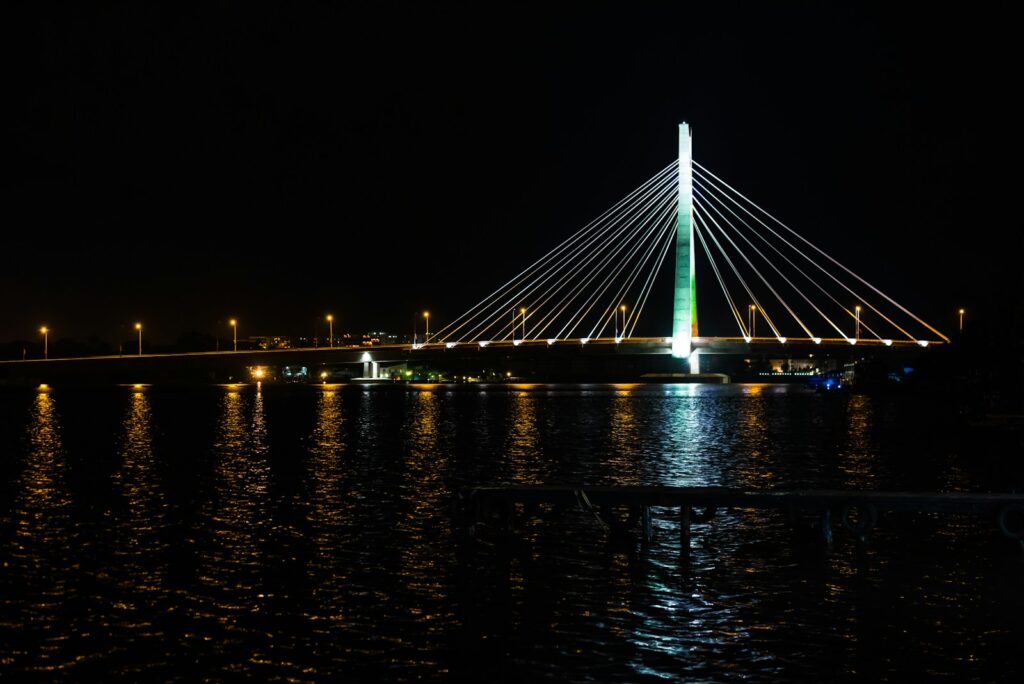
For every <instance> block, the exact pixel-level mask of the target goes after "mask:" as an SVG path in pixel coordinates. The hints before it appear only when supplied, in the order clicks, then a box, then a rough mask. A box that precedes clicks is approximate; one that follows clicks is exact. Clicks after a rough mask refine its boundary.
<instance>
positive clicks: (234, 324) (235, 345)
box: [228, 318, 238, 351]
mask: <svg viewBox="0 0 1024 684" xmlns="http://www.w3.org/2000/svg"><path fill="white" fill-rule="evenodd" d="M228 325H230V326H231V334H232V338H233V340H232V341H233V344H232V347H233V349H234V350H235V351H238V321H236V320H235V319H234V318H232V319H231V320H230V321H228Z"/></svg>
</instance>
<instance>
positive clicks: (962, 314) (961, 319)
mask: <svg viewBox="0 0 1024 684" xmlns="http://www.w3.org/2000/svg"><path fill="white" fill-rule="evenodd" d="M957 313H959V314H960V332H963V331H964V314H965V313H967V311H966V310H965V309H960V310H959V311H958V312H957ZM43 330H44V331H45V330H46V328H43Z"/></svg>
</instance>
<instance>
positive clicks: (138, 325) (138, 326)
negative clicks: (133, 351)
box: [135, 323, 142, 356]
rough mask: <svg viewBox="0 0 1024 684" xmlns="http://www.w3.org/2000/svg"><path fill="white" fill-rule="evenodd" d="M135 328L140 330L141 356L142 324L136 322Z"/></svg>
mask: <svg viewBox="0 0 1024 684" xmlns="http://www.w3.org/2000/svg"><path fill="white" fill-rule="evenodd" d="M135 329H136V330H138V331H139V356H142V324H141V323H136V324H135Z"/></svg>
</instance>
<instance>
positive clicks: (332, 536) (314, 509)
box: [306, 390, 362, 632]
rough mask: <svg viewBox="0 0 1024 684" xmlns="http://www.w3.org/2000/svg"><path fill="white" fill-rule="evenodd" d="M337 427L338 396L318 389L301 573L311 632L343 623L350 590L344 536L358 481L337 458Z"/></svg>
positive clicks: (341, 451) (341, 448) (340, 448)
mask: <svg viewBox="0 0 1024 684" xmlns="http://www.w3.org/2000/svg"><path fill="white" fill-rule="evenodd" d="M343 425H344V418H343V415H342V395H341V394H340V393H338V392H336V391H332V390H324V391H323V392H321V393H320V395H319V396H318V397H317V406H316V424H315V425H314V427H313V433H312V434H311V435H310V448H309V456H310V460H309V468H308V470H307V480H306V488H307V490H308V492H309V494H308V497H307V499H306V510H307V513H306V515H307V518H308V520H309V523H310V533H309V537H310V541H311V543H312V546H313V553H312V556H311V557H310V560H309V563H308V564H307V567H306V574H307V576H308V577H309V582H310V587H311V588H312V591H313V594H314V595H315V596H316V597H317V601H316V603H315V608H313V609H312V612H311V613H310V615H309V618H310V620H312V621H313V624H312V626H311V627H312V629H313V630H314V631H316V632H326V631H329V630H332V629H336V628H338V626H339V625H340V623H342V622H344V621H345V618H346V614H347V607H346V598H347V596H348V593H349V592H350V590H351V587H350V585H349V581H350V578H349V568H350V566H349V565H348V564H347V563H346V562H345V559H346V558H347V557H348V555H349V554H351V553H352V549H351V548H349V547H350V545H351V541H350V536H349V535H350V534H351V528H352V519H353V517H354V511H355V505H356V504H355V502H356V501H359V500H360V499H361V498H362V493H361V492H360V490H359V485H358V480H357V479H356V478H353V477H351V468H349V467H347V465H346V464H345V463H344V461H343V459H344V456H345V447H346V444H345V439H344V432H343V429H342V428H343Z"/></svg>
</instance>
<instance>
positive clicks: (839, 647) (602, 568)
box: [0, 385, 1024, 681]
mask: <svg viewBox="0 0 1024 684" xmlns="http://www.w3.org/2000/svg"><path fill="white" fill-rule="evenodd" d="M919 401H920V400H915V402H919ZM0 402H5V403H3V405H2V408H3V410H4V415H5V416H6V415H21V416H24V419H23V427H22V428H20V430H19V432H18V435H17V439H16V440H15V441H8V442H7V443H3V444H0V458H4V459H7V460H5V461H3V470H2V471H0V472H4V473H13V475H12V476H11V479H10V482H9V483H5V484H8V490H9V491H11V492H12V495H11V496H10V497H9V499H8V500H7V501H6V502H4V503H3V508H2V509H0V541H3V542H4V544H3V546H2V547H0V561H2V564H0V675H3V674H5V669H6V670H7V671H8V672H11V673H14V675H15V676H16V677H17V676H18V675H22V676H25V675H30V674H34V675H36V676H42V677H44V678H48V673H52V672H53V671H54V670H59V669H66V670H69V674H70V675H71V676H72V677H73V678H76V679H80V678H86V677H87V675H90V674H95V673H118V674H119V676H120V677H121V678H127V679H145V678H156V679H166V678H171V677H172V676H187V677H190V678H202V677H213V678H236V677H241V676H250V677H256V678H275V677H277V678H293V679H299V680H302V679H335V678H339V677H349V678H355V679H370V678H381V677H383V678H387V679H417V678H428V679H430V678H436V679H445V678H451V677H455V678H458V677H468V678H474V679H484V680H486V679H507V678H510V677H514V678H517V679H528V678H534V677H544V676H559V677H566V678H569V679H583V678H593V679H599V680H617V681H635V680H637V679H639V678H642V677H643V676H648V675H650V676H656V677H659V678H677V677H680V676H684V677H687V678H691V679H723V678H753V679H791V678H798V677H812V676H814V677H818V678H821V677H822V675H823V673H824V674H826V675H827V676H828V678H831V679H861V678H865V677H874V678H885V677H889V678H892V677H893V676H898V674H897V673H899V672H900V671H901V668H902V666H901V664H900V663H901V662H902V659H903V658H904V657H905V654H906V652H908V651H909V652H913V653H914V654H915V658H916V659H917V660H918V661H919V664H920V668H918V669H919V670H920V671H922V672H929V673H932V674H945V675H949V676H957V677H958V678H959V679H975V680H983V679H991V678H996V677H1004V676H1009V675H1010V674H1011V671H1012V670H1013V666H1012V665H1011V666H1007V665H1006V663H1007V662H1010V660H1009V657H1010V656H1012V655H1013V654H1015V652H1016V647H1015V646H1013V644H1016V643H1017V642H1018V641H1019V640H1020V638H1021V637H1022V636H1024V634H1022V632H1021V628H1020V622H1019V620H1018V619H1017V610H1016V609H1015V606H1020V605H1024V593H1022V589H1021V588H1020V583H1019V581H1018V580H1019V566H1018V565H1016V564H1015V563H1013V562H1009V561H1008V560H1007V557H1006V556H1005V555H1002V556H1001V555H1000V554H1001V553H1003V550H1004V548H1005V547H1004V545H1002V543H1001V541H1000V540H998V539H997V538H995V537H994V535H993V534H992V530H991V527H990V526H989V521H987V520H979V519H977V518H974V517H963V518H952V519H946V518H935V519H932V518H927V517H924V516H916V517H913V516H911V517H907V516H904V517H902V518H901V517H899V516H892V517H890V518H887V519H885V520H884V521H883V522H882V524H881V525H880V527H879V529H878V530H877V533H876V534H875V535H873V537H872V539H871V542H870V544H869V545H868V547H867V548H866V549H865V550H858V549H857V547H856V546H855V545H853V544H852V543H851V542H850V539H849V537H848V536H844V535H843V534H842V533H841V531H837V543H836V548H835V550H834V552H833V554H832V555H825V554H823V553H822V552H821V549H820V547H819V546H818V545H817V543H816V542H815V541H814V534H813V531H810V530H809V528H805V529H803V530H801V529H795V530H794V529H792V528H791V527H790V526H789V524H788V523H787V521H786V520H784V519H783V518H782V516H780V515H777V514H775V513H771V512H734V513H732V514H724V513H723V514H721V515H719V517H718V518H717V519H716V521H715V522H714V523H713V524H697V525H695V526H694V538H693V542H692V552H691V556H690V562H689V564H688V565H681V564H680V563H679V538H678V528H677V524H676V521H677V519H678V511H669V510H664V511H657V512H656V516H655V520H654V526H655V535H656V536H655V540H654V542H653V544H652V545H651V547H650V548H647V549H643V548H640V546H639V545H638V544H637V543H635V539H621V538H619V539H616V538H614V537H613V535H610V534H609V533H608V532H607V531H605V530H603V529H602V528H601V527H600V526H598V525H597V524H596V523H595V521H594V518H593V516H592V515H590V514H587V513H585V512H581V511H568V512H565V513H564V514H563V515H562V517H560V518H559V517H551V518H548V519H544V520H542V519H540V518H536V519H533V520H531V521H529V522H528V523H527V524H526V525H525V526H524V528H523V531H522V533H521V535H520V537H519V539H520V541H519V542H518V543H517V544H515V545H510V546H508V547H503V546H501V545H497V546H488V545H487V544H482V545H467V544H465V543H463V542H461V541H460V537H459V535H458V534H457V533H456V532H455V530H454V529H453V527H452V525H451V518H450V510H451V506H450V504H451V502H452V493H453V491H455V490H456V489H458V488H460V487H465V486H472V485H478V484H494V483H500V482H520V483H552V484H559V483H563V484H580V483H583V484H603V483H617V484H667V485H724V486H734V487H744V488H800V487H818V488H843V487H866V488H896V489H914V488H918V489H928V488H932V487H938V488H944V489H975V490H978V489H981V490H983V489H998V488H1012V487H1014V486H1017V487H1019V486H1021V484H1024V480H1022V478H1021V473H1020V471H1019V469H1014V468H1017V466H1013V465H1012V464H1011V465H1007V464H1005V463H1002V462H995V461H991V462H987V463H984V464H981V465H979V461H978V449H977V448H976V445H975V444H970V445H969V449H968V450H967V451H966V452H965V453H961V452H960V451H959V449H960V446H959V444H960V442H959V441H958V439H957V438H956V435H954V434H951V433H950V432H949V425H950V423H949V422H946V423H943V422H942V421H940V420H937V419H936V415H937V412H941V411H942V410H943V409H942V408H941V406H938V405H935V404H927V403H921V404H919V403H915V402H909V401H903V400H900V399H886V398H873V397H864V396H856V395H854V396H818V395H814V394H810V393H807V392H804V391H801V390H798V389H792V388H789V389H787V388H780V387H778V386H770V385H751V386H737V387H709V386H694V385H682V386H665V387H654V388H652V387H645V386H598V385H593V386H588V387H586V388H572V387H566V386H553V387H551V386H534V387H530V388H521V387H510V388H500V389H496V390H494V391H482V392H475V391H460V392H450V391H447V390H445V389H444V388H443V386H435V387H432V388H429V389H426V390H424V391H418V392H410V393H404V392H391V391H382V392H377V391H355V392H353V391H344V390H335V389H332V388H323V389H321V388H318V389H317V391H315V392H310V391H307V390H306V389H304V388H299V389H297V390H287V389H284V388H263V391H262V392H257V391H256V388H255V387H234V388H232V387H224V388H218V389H217V390H216V392H215V393H214V392H207V393H199V392H196V393H181V394H174V393H167V394H164V393H161V392H159V391H158V390H154V389H152V388H146V389H145V391H135V392H130V393H124V394H117V395H116V396H113V397H112V398H110V397H108V398H106V399H104V398H103V397H93V396H92V395H88V394H82V395H74V394H61V393H60V392H53V393H45V392H44V393H38V394H34V395H32V396H31V397H30V398H29V397H21V396H20V395H19V396H18V397H13V398H12V396H4V395H0ZM58 406H59V407H60V411H59V412H58V410H57V408H58ZM204 419H205V420H208V422H209V423H210V427H209V430H208V431H204V429H203V428H202V426H201V423H202V421H203V420H204ZM107 423H109V424H111V425H112V426H114V427H115V429H113V430H112V431H111V432H110V434H109V435H108V434H106V433H105V432H103V431H102V429H101V428H100V427H98V426H99V425H101V424H107ZM6 434H8V433H7V432H5V431H0V436H3V435H6ZM908 434H910V435H913V439H910V438H908V436H907V435H908ZM171 437H173V438H174V439H173V440H172V439H171ZM908 443H913V444H914V445H915V447H916V448H917V450H916V451H915V450H911V449H908ZM169 444H173V445H174V448H173V450H170V451H168V447H167V445H169ZM979 616H981V617H979ZM90 668H91V669H90ZM175 673H184V674H183V675H181V674H178V675H175ZM997 673H998V674H997ZM1017 674H1019V671H1018V672H1017Z"/></svg>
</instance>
